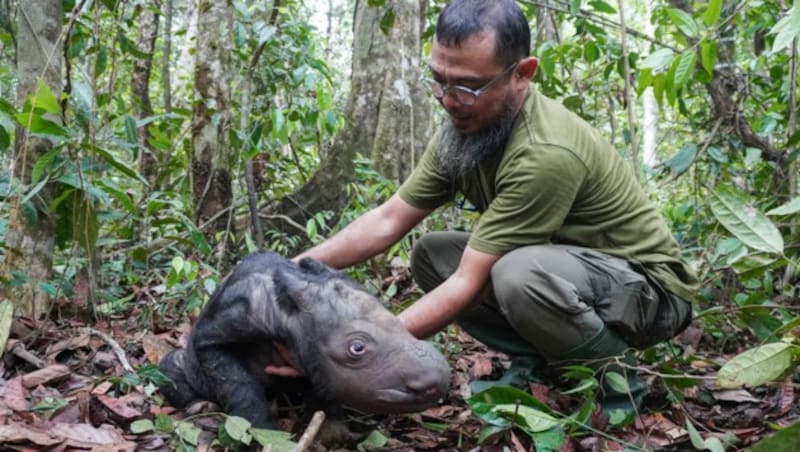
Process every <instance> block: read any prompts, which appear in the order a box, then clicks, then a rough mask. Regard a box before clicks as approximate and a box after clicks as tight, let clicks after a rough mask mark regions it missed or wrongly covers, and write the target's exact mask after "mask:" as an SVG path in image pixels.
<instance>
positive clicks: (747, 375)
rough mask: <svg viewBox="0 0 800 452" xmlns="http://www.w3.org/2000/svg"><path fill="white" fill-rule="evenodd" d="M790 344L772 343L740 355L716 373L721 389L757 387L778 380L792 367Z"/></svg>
mask: <svg viewBox="0 0 800 452" xmlns="http://www.w3.org/2000/svg"><path fill="white" fill-rule="evenodd" d="M792 348H793V346H792V345H791V344H787V343H785V342H774V343H771V344H766V345H762V346H760V347H756V348H753V349H750V350H747V351H746V352H744V353H741V354H739V355H737V356H736V357H734V358H733V359H731V360H730V361H728V362H727V363H725V365H724V366H722V368H721V369H720V370H719V372H718V373H717V384H718V385H719V386H720V387H722V388H738V387H740V386H750V387H752V386H759V385H762V384H764V383H768V382H771V381H774V380H775V379H777V378H779V377H780V376H781V375H783V373H784V372H786V370H787V369H789V368H790V367H791V366H792Z"/></svg>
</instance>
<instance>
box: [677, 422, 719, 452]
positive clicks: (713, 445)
mask: <svg viewBox="0 0 800 452" xmlns="http://www.w3.org/2000/svg"><path fill="white" fill-rule="evenodd" d="M686 429H687V430H689V439H690V440H691V441H692V446H694V448H695V449H697V450H710V451H711V452H725V448H724V447H722V443H721V442H720V440H719V438H716V437H714V436H710V437H708V438H706V439H705V440H704V439H703V437H702V436H700V433H699V432H698V431H697V429H696V428H695V427H694V425H693V424H692V423H691V422H690V421H689V420H688V419H687V420H686Z"/></svg>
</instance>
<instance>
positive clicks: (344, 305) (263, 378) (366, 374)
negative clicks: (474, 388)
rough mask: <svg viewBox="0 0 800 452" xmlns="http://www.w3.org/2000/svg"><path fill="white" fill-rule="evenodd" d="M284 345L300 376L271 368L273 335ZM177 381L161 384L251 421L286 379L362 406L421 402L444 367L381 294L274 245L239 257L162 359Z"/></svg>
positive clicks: (173, 394) (384, 408) (320, 395)
mask: <svg viewBox="0 0 800 452" xmlns="http://www.w3.org/2000/svg"><path fill="white" fill-rule="evenodd" d="M273 341H278V342H281V343H283V344H285V345H286V347H287V348H288V350H289V351H290V352H291V353H292V355H293V357H294V358H295V360H296V361H297V362H298V363H299V364H300V366H301V367H302V369H303V371H304V372H305V375H306V377H304V378H301V379H292V378H282V377H276V376H269V375H267V374H266V373H264V368H265V367H266V365H267V364H270V363H271V361H272V359H273V358H272V357H273V356H274V355H273V351H274V350H273V347H272V342H273ZM160 368H161V371H162V372H164V373H165V374H166V375H167V376H169V377H170V378H172V380H173V381H174V382H175V385H174V386H172V385H170V386H165V387H162V388H160V390H161V392H162V394H164V396H165V397H166V398H167V400H168V401H169V402H170V403H171V404H173V405H174V406H176V407H179V408H180V407H184V406H186V405H187V404H189V403H190V402H192V401H195V400H210V401H213V402H216V403H218V404H219V405H220V406H221V407H222V408H223V410H224V411H226V412H227V413H229V414H232V415H236V416H242V417H244V418H246V419H248V420H249V421H250V422H251V423H252V424H253V425H254V426H256V427H262V428H269V427H275V423H274V421H273V420H272V419H271V417H270V414H269V403H268V399H267V397H268V395H274V394H275V393H276V392H279V391H281V390H282V389H281V388H282V384H286V383H287V382H289V381H290V380H291V383H292V386H296V383H297V382H298V380H299V381H305V382H308V383H309V387H310V390H311V393H312V394H313V396H314V397H315V398H316V399H317V403H319V404H321V405H323V406H324V407H326V408H328V409H329V410H330V411H334V412H335V410H336V407H338V406H339V404H343V405H347V406H351V407H353V408H356V409H359V410H361V411H365V412H368V413H401V412H413V411H420V410H423V409H425V408H428V407H430V406H432V405H435V404H436V403H437V401H438V400H439V399H440V398H441V397H443V396H444V395H445V394H446V393H447V390H448V386H449V380H450V370H449V367H448V365H447V362H446V361H445V359H444V358H443V357H442V356H441V355H440V354H439V353H438V352H437V351H436V350H435V349H434V348H433V347H432V346H431V345H430V344H428V343H427V342H424V341H419V340H417V339H416V338H414V337H413V336H412V335H411V334H410V333H409V332H408V331H407V330H406V329H405V328H404V327H403V325H402V324H401V323H400V321H399V320H398V319H397V318H396V317H395V316H394V315H392V314H391V313H390V312H389V311H388V310H387V309H386V308H384V307H383V306H382V305H381V303H380V301H379V300H378V299H376V298H375V297H373V296H372V295H370V294H369V293H367V292H366V291H364V290H363V289H361V288H360V287H359V286H357V285H356V284H355V283H353V282H352V281H351V280H349V279H347V278H345V277H344V276H342V275H341V274H339V273H337V272H336V271H334V270H333V269H331V268H330V267H327V266H325V265H323V264H321V263H319V262H317V261H315V260H313V259H303V260H302V261H301V262H300V264H299V265H295V264H294V263H293V262H291V261H290V260H288V259H286V258H284V257H282V256H280V255H278V254H274V253H255V254H252V255H250V256H248V257H247V258H245V259H244V260H243V261H242V262H241V263H240V264H239V265H238V266H237V267H236V268H235V269H234V270H233V272H232V273H231V274H230V275H228V277H227V278H226V279H225V280H224V281H223V283H222V284H221V285H220V287H219V288H217V290H216V291H215V292H214V294H213V295H212V296H211V300H210V301H209V302H208V305H207V306H206V308H205V310H204V311H203V313H202V314H201V315H200V318H199V319H198V320H197V322H196V324H195V326H194V329H193V331H192V334H191V336H190V339H189V343H188V345H187V347H186V349H179V350H175V351H173V352H171V353H170V354H168V355H167V356H165V357H164V359H163V360H162V361H161V363H160Z"/></svg>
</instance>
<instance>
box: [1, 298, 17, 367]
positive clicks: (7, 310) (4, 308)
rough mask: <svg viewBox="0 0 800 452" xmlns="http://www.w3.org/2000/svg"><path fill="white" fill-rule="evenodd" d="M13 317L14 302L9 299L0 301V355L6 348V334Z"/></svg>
mask: <svg viewBox="0 0 800 452" xmlns="http://www.w3.org/2000/svg"><path fill="white" fill-rule="evenodd" d="M13 318H14V304H13V303H11V301H10V300H3V301H0V357H2V356H3V352H4V351H5V349H6V341H8V335H9V334H11V321H12V320H13Z"/></svg>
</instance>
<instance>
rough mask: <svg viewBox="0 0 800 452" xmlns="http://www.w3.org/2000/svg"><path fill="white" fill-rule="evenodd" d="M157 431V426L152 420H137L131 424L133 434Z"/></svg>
mask: <svg viewBox="0 0 800 452" xmlns="http://www.w3.org/2000/svg"><path fill="white" fill-rule="evenodd" d="M154 429H155V424H153V421H151V420H150V419H137V420H135V421H133V422H131V433H135V434H137V435H138V434H140V433H144V432H152V431H153V430H154Z"/></svg>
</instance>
